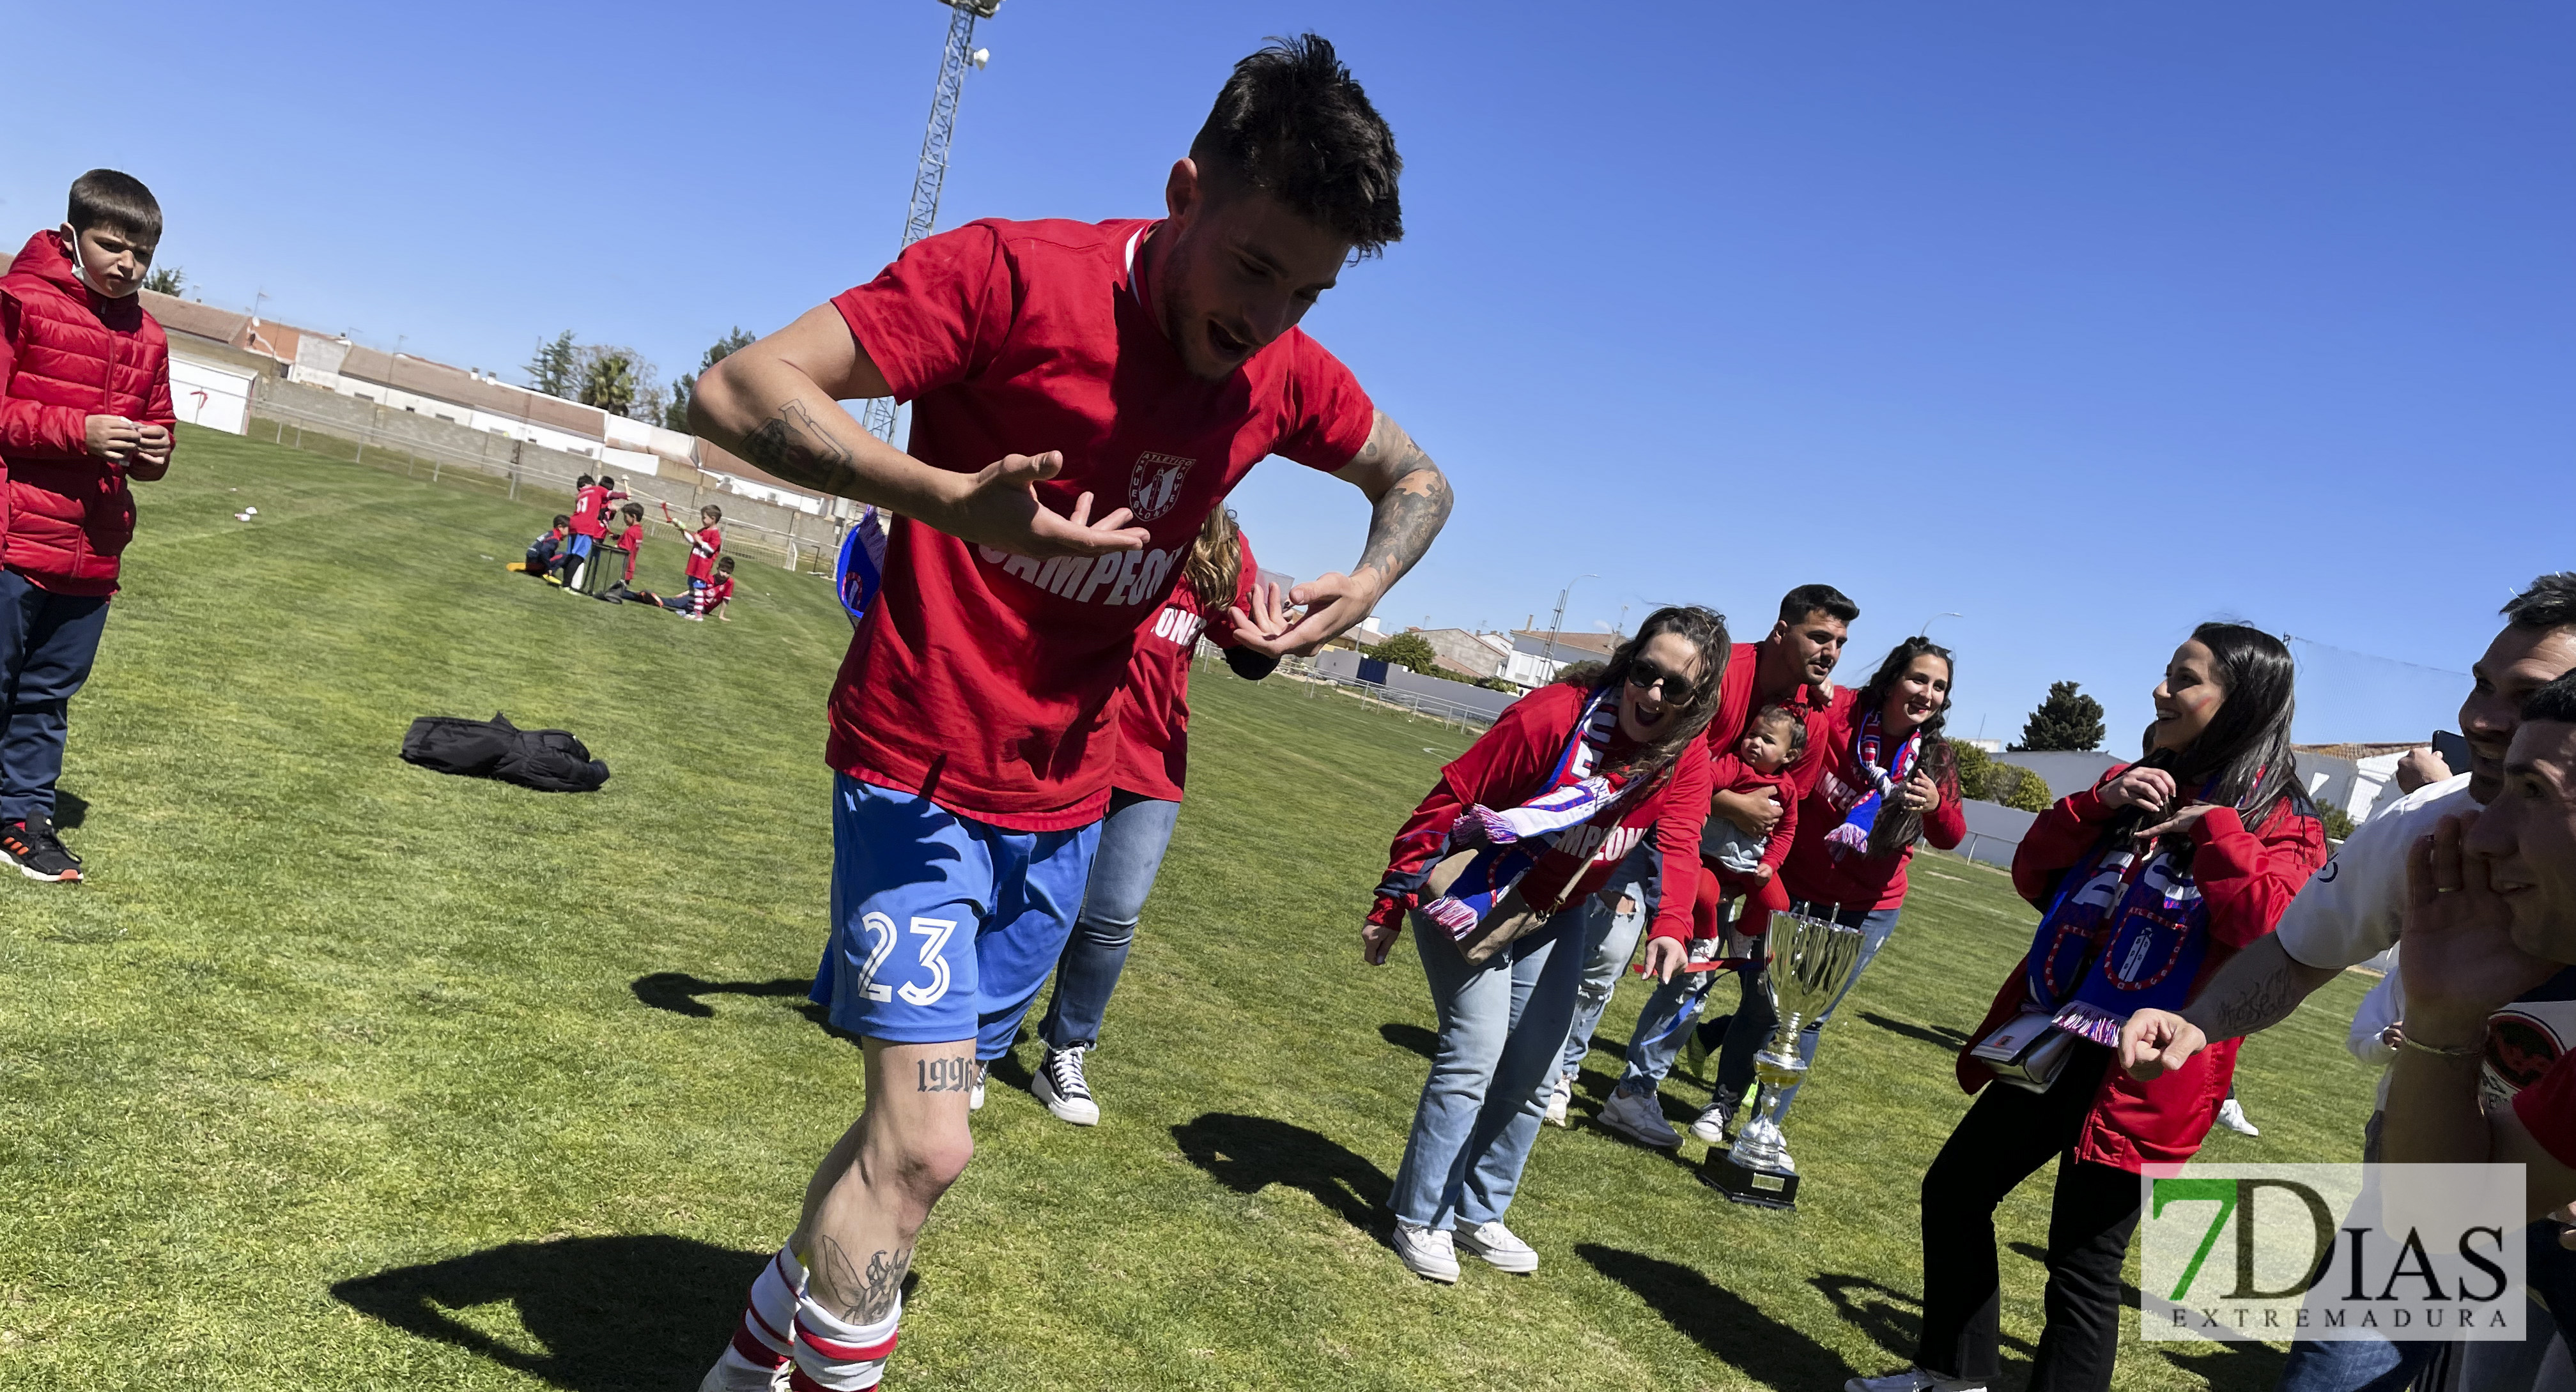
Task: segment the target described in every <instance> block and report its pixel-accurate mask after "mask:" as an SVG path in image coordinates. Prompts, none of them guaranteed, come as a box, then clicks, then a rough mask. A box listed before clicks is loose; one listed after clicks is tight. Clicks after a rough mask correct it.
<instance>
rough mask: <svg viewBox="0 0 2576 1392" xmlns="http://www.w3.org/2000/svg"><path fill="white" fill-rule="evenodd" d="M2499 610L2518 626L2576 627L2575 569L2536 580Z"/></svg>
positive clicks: (2498, 611)
mask: <svg viewBox="0 0 2576 1392" xmlns="http://www.w3.org/2000/svg"><path fill="white" fill-rule="evenodd" d="M2496 612H2497V613H2500V614H2502V615H2504V616H2505V618H2506V620H2507V621H2509V622H2511V623H2512V624H2513V626H2514V627H2516V628H2576V570H2562V571H2559V572H2557V573H2556V574H2554V575H2543V576H2541V577H2539V578H2538V579H2535V580H2533V581H2532V582H2531V588H2529V589H2527V590H2524V591H2523V592H2522V593H2520V594H2518V595H2515V596H2514V597H2513V598H2511V599H2509V600H2506V601H2505V605H2504V608H2502V609H2499V610H2497V611H2496Z"/></svg>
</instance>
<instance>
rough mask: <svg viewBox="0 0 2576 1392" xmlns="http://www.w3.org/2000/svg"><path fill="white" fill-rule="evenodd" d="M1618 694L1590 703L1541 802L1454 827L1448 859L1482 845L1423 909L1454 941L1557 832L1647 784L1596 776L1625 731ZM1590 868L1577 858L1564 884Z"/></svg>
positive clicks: (1484, 810) (1604, 811)
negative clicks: (1613, 742)
mask: <svg viewBox="0 0 2576 1392" xmlns="http://www.w3.org/2000/svg"><path fill="white" fill-rule="evenodd" d="M1615 694H1616V693H1615V690H1614V689H1613V688H1611V687H1606V686H1605V687H1602V688H1601V689H1599V690H1597V691H1595V692H1593V693H1592V697H1591V699H1590V700H1589V701H1587V702H1585V703H1584V707H1583V713H1582V714H1581V715H1580V716H1578V717H1576V719H1575V722H1574V731H1573V733H1572V735H1571V736H1570V737H1568V739H1567V740H1566V744H1565V750H1564V752H1563V753H1561V754H1559V755H1557V758H1556V766H1555V768H1553V769H1552V770H1550V771H1549V773H1548V777H1547V782H1546V784H1545V785H1544V786H1542V787H1541V788H1540V790H1539V793H1538V795H1537V796H1536V797H1533V798H1531V799H1529V800H1528V801H1526V802H1523V803H1521V804H1520V805H1519V806H1517V807H1510V808H1505V809H1503V810H1501V811H1496V810H1494V809H1493V808H1490V807H1487V806H1485V805H1484V804H1482V803H1478V804H1475V805H1473V806H1471V807H1469V808H1468V809H1467V810H1466V811H1465V812H1462V813H1460V814H1459V816H1458V820H1457V822H1456V823H1455V824H1453V825H1452V826H1451V827H1450V828H1449V838H1448V842H1447V846H1446V848H1445V849H1444V850H1443V851H1442V852H1441V854H1442V855H1444V856H1445V855H1447V854H1449V852H1451V851H1459V850H1466V849H1468V848H1470V847H1481V849H1479V850H1477V851H1476V858H1475V859H1474V860H1472V861H1469V862H1468V864H1467V868H1466V870H1465V871H1463V872H1461V873H1460V874H1459V876H1458V878H1457V880H1456V881H1455V882H1454V883H1452V884H1451V885H1450V886H1449V892H1448V893H1447V894H1444V895H1441V896H1440V897H1439V898H1437V899H1434V900H1432V901H1431V902H1429V903H1427V904H1424V905H1423V906H1422V912H1423V914H1424V916H1426V917H1428V918H1429V919H1430V920H1431V921H1432V922H1434V923H1437V924H1439V925H1440V926H1441V927H1442V928H1443V929H1446V930H1447V931H1448V933H1449V936H1450V937H1452V938H1458V939H1463V938H1465V937H1466V936H1467V935H1468V934H1469V933H1472V932H1474V931H1475V929H1476V925H1477V924H1478V923H1479V922H1481V921H1483V919H1484V917H1485V915H1486V914H1488V913H1490V912H1492V911H1493V907H1494V905H1495V904H1496V903H1497V902H1499V901H1500V900H1501V899H1502V897H1503V896H1504V895H1505V894H1507V893H1509V892H1510V891H1511V888H1512V886H1513V885H1515V884H1518V883H1519V882H1520V881H1521V879H1522V877H1524V876H1526V875H1527V874H1529V872H1530V871H1531V870H1533V869H1535V868H1536V867H1537V866H1538V864H1539V862H1540V861H1541V860H1542V859H1543V858H1544V857H1545V856H1546V855H1547V853H1548V852H1549V851H1550V850H1551V849H1553V847H1554V842H1555V839H1556V833H1558V832H1560V831H1563V830H1565V829H1566V828H1568V827H1572V826H1579V825H1581V824H1583V823H1585V822H1588V821H1591V820H1593V819H1595V818H1597V817H1601V816H1603V815H1612V814H1615V813H1616V812H1617V811H1618V809H1619V807H1620V805H1621V804H1622V802H1624V801H1625V797H1624V794H1625V793H1627V792H1629V791H1633V790H1634V789H1635V788H1637V787H1642V786H1643V785H1642V784H1637V783H1634V782H1633V781H1632V780H1629V779H1626V778H1623V777H1621V776H1620V775H1617V774H1602V775H1597V776H1596V775H1594V774H1593V772H1592V770H1593V769H1594V768H1595V767H1596V766H1598V765H1599V763H1600V762H1601V754H1602V751H1604V750H1606V749H1607V748H1609V745H1610V738H1611V736H1612V735H1613V734H1614V733H1615V732H1616V731H1617V730H1618V728H1619V707H1618V703H1617V702H1616V701H1614V700H1612V699H1611V698H1612V697H1613V696H1614V695H1615ZM1623 784H1625V785H1627V786H1625V787H1623V786H1622V785H1623ZM1588 863H1589V862H1587V861H1580V860H1578V861H1576V862H1575V865H1574V870H1573V873H1572V874H1570V875H1568V876H1567V877H1566V883H1567V884H1568V885H1571V884H1572V883H1573V882H1574V879H1575V877H1576V876H1579V875H1581V874H1582V873H1583V867H1584V866H1585V865H1586V864H1588ZM1558 892H1559V893H1560V894H1561V893H1563V891H1562V890H1559V891H1558Z"/></svg>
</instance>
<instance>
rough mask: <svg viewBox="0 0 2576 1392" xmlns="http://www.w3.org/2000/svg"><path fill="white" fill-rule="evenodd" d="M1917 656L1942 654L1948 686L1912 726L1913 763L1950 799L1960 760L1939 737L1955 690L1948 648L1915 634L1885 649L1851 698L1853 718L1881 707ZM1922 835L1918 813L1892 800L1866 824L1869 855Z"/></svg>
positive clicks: (1955, 667) (1955, 669)
mask: <svg viewBox="0 0 2576 1392" xmlns="http://www.w3.org/2000/svg"><path fill="white" fill-rule="evenodd" d="M1918 657H1937V658H1939V659H1941V665H1942V666H1944V667H1947V668H1949V669H1950V688H1951V689H1950V692H1949V694H1948V695H1946V696H1944V697H1942V698H1941V708H1940V709H1939V710H1936V711H1934V712H1932V718H1931V719H1929V720H1926V721H1924V722H1923V723H1922V724H1921V725H1919V726H1916V727H1915V728H1916V730H1917V731H1918V732H1919V733H1920V734H1921V735H1922V736H1923V748H1922V751H1921V752H1920V753H1918V754H1917V755H1915V758H1914V767H1915V768H1917V769H1919V770H1921V771H1922V772H1924V773H1926V774H1928V775H1930V776H1931V778H1932V781H1933V782H1934V783H1936V784H1938V785H1940V788H1941V796H1942V797H1944V798H1955V797H1957V796H1958V795H1959V759H1958V756H1957V755H1955V754H1953V753H1951V752H1950V741H1949V740H1948V739H1947V738H1945V737H1944V736H1943V734H1942V729H1943V727H1945V726H1947V725H1948V724H1949V723H1950V705H1951V702H1952V701H1954V700H1956V699H1957V698H1958V694H1959V693H1958V682H1959V660H1958V659H1957V658H1955V657H1952V656H1951V655H1950V650H1949V649H1948V648H1945V647H1942V646H1941V645H1940V644H1938V643H1935V642H1933V641H1932V640H1931V639H1929V638H1926V637H1924V636H1923V635H1921V634H1919V633H1918V634H1916V635H1915V636H1913V637H1911V638H1908V639H1906V640H1905V641H1904V642H1902V643H1899V644H1897V645H1896V646H1895V647H1892V648H1890V649H1888V650H1887V658H1886V660H1885V661H1883V662H1881V663H1879V664H1878V670H1877V671H1876V672H1873V673H1871V674H1870V678H1869V681H1868V682H1867V684H1865V685H1863V686H1862V687H1861V689H1860V694H1859V695H1858V696H1856V697H1854V698H1853V699H1852V708H1851V710H1852V720H1853V721H1854V722H1855V723H1856V722H1858V721H1860V720H1862V719H1864V718H1866V717H1867V716H1868V715H1869V714H1870V713H1871V712H1873V711H1879V710H1883V709H1885V707H1886V705H1887V693H1889V692H1891V691H1894V690H1895V689H1896V684H1897V683H1898V682H1900V681H1902V680H1904V679H1905V673H1906V670H1907V669H1908V668H1911V667H1912V666H1913V665H1914V659H1916V658H1918ZM1922 834H1923V814H1922V813H1920V812H1915V811H1911V810H1909V809H1907V808H1903V807H1899V806H1896V805H1895V804H1893V803H1888V804H1884V805H1882V806H1881V807H1880V808H1879V809H1878V816H1877V818H1876V819H1875V820H1874V821H1872V822H1871V823H1870V828H1869V854H1871V855H1873V856H1891V855H1895V854H1896V853H1897V852H1899V851H1902V850H1904V849H1905V848H1906V847H1908V846H1911V845H1913V844H1914V839H1915V838H1916V837H1918V836H1921V835H1922Z"/></svg>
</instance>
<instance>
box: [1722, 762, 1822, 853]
mask: <svg viewBox="0 0 2576 1392" xmlns="http://www.w3.org/2000/svg"><path fill="white" fill-rule="evenodd" d="M1805 765H1806V760H1805V758H1804V757H1803V756H1801V757H1800V758H1799V759H1797V760H1796V761H1794V762H1791V763H1786V764H1782V765H1781V766H1780V771H1779V772H1778V773H1764V772H1763V771H1762V770H1760V769H1758V768H1755V767H1754V766H1752V765H1751V764H1748V763H1746V762H1744V759H1743V756H1741V755H1738V754H1720V755H1718V756H1717V757H1716V758H1715V759H1712V760H1710V761H1709V766H1708V782H1709V787H1710V789H1711V790H1716V789H1724V790H1725V791H1727V792H1730V793H1758V792H1760V791H1762V790H1763V789H1765V788H1768V789H1770V790H1771V792H1772V795H1773V796H1774V797H1777V798H1779V799H1780V824H1779V825H1777V826H1775V827H1773V828H1771V836H1770V839H1769V840H1767V841H1765V842H1763V843H1762V863H1763V864H1765V865H1768V866H1770V867H1771V869H1772V872H1773V873H1774V874H1777V873H1778V872H1779V869H1780V864H1781V862H1782V861H1785V860H1787V859H1788V858H1789V847H1790V846H1791V845H1793V844H1794V843H1795V842H1796V841H1797V839H1798V803H1799V801H1800V799H1799V797H1798V771H1799V769H1801V768H1803V767H1805Z"/></svg>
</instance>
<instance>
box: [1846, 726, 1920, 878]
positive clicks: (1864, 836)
mask: <svg viewBox="0 0 2576 1392" xmlns="http://www.w3.org/2000/svg"><path fill="white" fill-rule="evenodd" d="M1884 740H1885V736H1884V735H1882V734H1881V733H1880V731H1879V728H1878V712H1876V711H1871V712H1870V713H1869V714H1867V715H1865V716H1863V717H1861V722H1860V728H1859V729H1857V730H1854V731H1853V732H1852V764H1853V766H1854V767H1855V768H1856V769H1857V770H1858V771H1859V777H1860V778H1862V779H1863V780H1865V781H1867V783H1868V784H1869V787H1868V789H1867V791H1865V792H1863V793H1862V794H1861V797H1860V801H1858V802H1855V803H1853V804H1852V805H1851V808H1850V810H1849V811H1846V812H1845V813H1843V824H1842V825H1841V826H1838V827H1835V828H1834V829H1833V830H1831V831H1829V832H1826V833H1825V849H1827V850H1829V851H1831V852H1832V853H1833V856H1834V858H1835V859H1836V860H1840V859H1842V858H1843V857H1844V856H1847V855H1850V854H1851V853H1852V852H1854V851H1863V852H1866V851H1867V850H1868V849H1869V833H1870V831H1871V829H1872V828H1874V827H1876V826H1877V825H1878V814H1879V813H1880V811H1882V810H1883V809H1885V807H1886V806H1887V800H1888V799H1889V798H1892V797H1894V796H1896V790H1897V789H1898V788H1900V787H1903V786H1904V785H1905V780H1906V778H1907V777H1908V776H1909V775H1911V774H1912V773H1913V772H1914V762H1915V760H1917V759H1920V758H1922V757H1923V729H1922V727H1921V726H1916V727H1915V728H1914V729H1913V730H1912V731H1911V732H1909V733H1908V734H1907V735H1906V736H1905V738H1904V740H1903V741H1902V742H1900V743H1899V744H1898V745H1897V746H1896V755H1895V757H1893V758H1891V759H1889V760H1888V761H1887V762H1886V764H1884V765H1881V764H1880V763H1879V761H1878V756H1879V753H1880V749H1879V746H1880V745H1881V744H1882V743H1883V742H1884Z"/></svg>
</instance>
